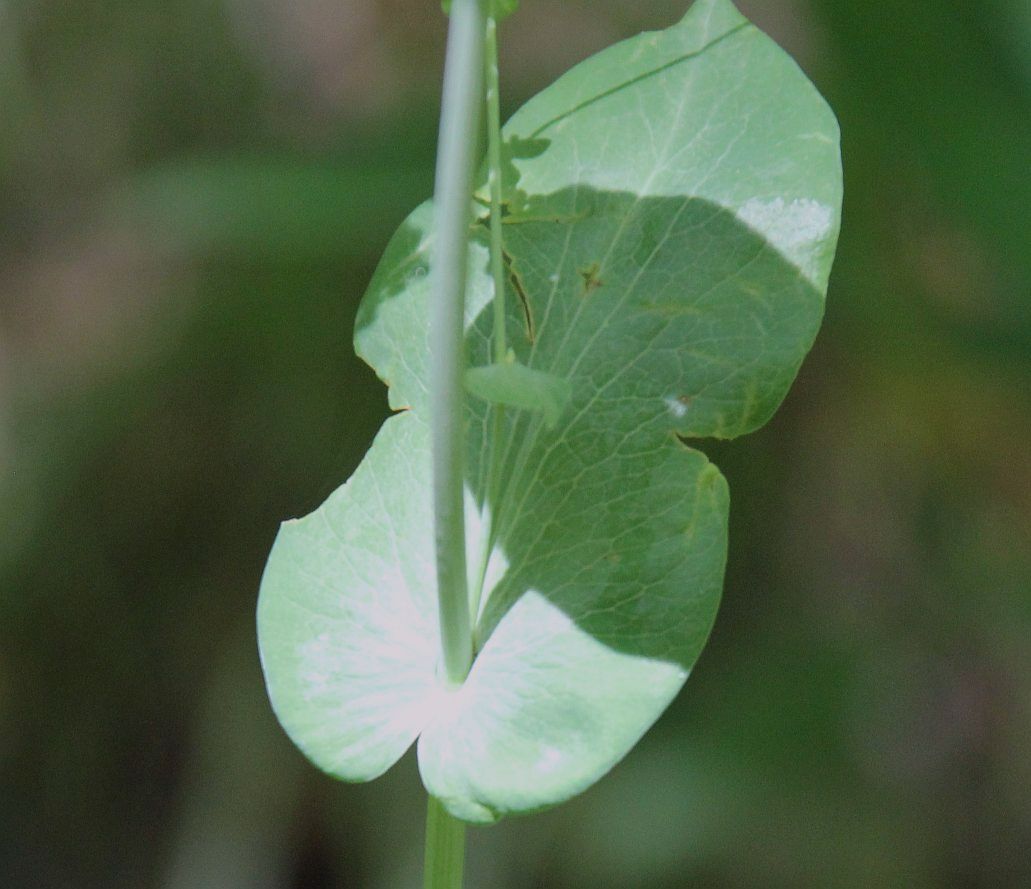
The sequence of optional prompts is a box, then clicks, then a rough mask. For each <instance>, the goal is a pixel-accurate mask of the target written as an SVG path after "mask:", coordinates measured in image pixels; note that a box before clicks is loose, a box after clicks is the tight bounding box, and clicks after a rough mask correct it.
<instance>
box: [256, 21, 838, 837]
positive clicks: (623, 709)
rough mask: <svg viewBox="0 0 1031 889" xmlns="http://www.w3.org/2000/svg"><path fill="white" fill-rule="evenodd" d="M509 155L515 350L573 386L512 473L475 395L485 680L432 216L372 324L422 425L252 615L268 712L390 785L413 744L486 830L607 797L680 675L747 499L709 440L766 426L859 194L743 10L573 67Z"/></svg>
mask: <svg viewBox="0 0 1031 889" xmlns="http://www.w3.org/2000/svg"><path fill="white" fill-rule="evenodd" d="M505 139H506V152H507V165H508V171H509V181H507V182H506V189H507V193H506V203H507V213H506V216H505V223H506V224H505V226H504V230H505V246H506V262H507V273H508V280H509V287H510V292H509V293H508V299H507V312H508V330H507V335H508V341H509V342H510V343H511V344H512V347H513V349H514V352H515V358H516V360H517V361H518V362H519V363H520V364H521V365H522V366H523V367H525V368H527V369H530V370H532V371H534V372H537V373H541V374H548V375H550V376H551V377H552V378H557V379H559V380H562V381H564V383H565V385H567V386H568V391H569V395H568V400H567V404H566V406H565V408H564V410H563V411H562V414H561V417H560V421H559V422H558V423H557V424H555V425H554V427H553V428H549V426H548V424H547V423H546V422H545V416H544V413H543V406H542V410H538V411H527V410H519V411H505V412H504V427H503V429H502V435H501V438H500V440H499V441H500V447H501V461H500V462H501V465H502V466H503V474H502V476H501V482H500V484H499V485H495V484H492V483H491V482H490V481H489V480H488V477H487V471H488V467H489V466H490V465H491V463H492V460H491V442H492V439H491V436H492V434H493V432H492V431H493V428H494V423H493V410H494V409H493V408H492V407H491V406H490V404H489V403H488V402H487V401H484V400H481V399H479V398H470V399H469V400H468V408H467V410H468V416H467V429H468V452H467V487H468V491H467V504H468V505H467V515H468V519H469V532H468V538H469V539H468V548H469V562H470V567H471V571H472V575H473V576H472V578H471V581H472V583H474V584H476V583H478V581H479V578H480V573H481V572H480V570H479V569H480V567H481V566H485V571H484V572H483V573H484V574H485V577H486V583H485V586H484V603H485V604H484V605H483V607H482V610H481V613H480V614H479V615H478V620H477V626H476V633H477V639H478V643H479V653H478V655H477V658H476V661H475V663H474V665H473V668H472V671H471V673H470V675H469V678H468V680H467V682H466V683H465V685H464V686H463V687H462V688H461V689H459V690H458V691H454V692H449V691H446V690H444V688H443V686H442V685H441V684H440V683H439V682H438V681H437V678H436V671H437V668H436V655H435V651H436V646H437V644H438V642H437V638H436V633H437V624H436V612H435V610H434V605H433V603H434V596H435V591H434V589H433V585H434V580H433V577H434V571H433V567H432V564H431V553H432V527H431V516H430V507H429V502H430V498H429V454H428V446H427V443H426V432H425V416H426V412H427V410H428V406H427V401H428V399H427V388H426V386H427V373H426V367H427V357H428V354H429V350H430V348H431V343H429V342H428V340H427V324H426V315H427V305H426V301H427V295H428V290H429V279H430V278H431V277H432V269H431V268H430V262H429V257H430V255H431V247H432V234H431V216H432V210H431V208H430V207H429V205H426V206H424V207H422V208H420V209H418V210H416V211H415V213H414V214H413V215H412V216H411V217H410V218H409V220H408V221H407V222H406V223H405V224H404V225H403V226H402V228H401V230H400V231H399V232H398V234H397V235H396V236H395V238H394V240H393V241H392V242H391V244H390V246H389V247H388V249H387V252H386V254H385V256H384V259H383V262H382V264H381V266H380V268H379V270H378V271H377V274H376V276H375V278H374V280H373V283H372V285H371V287H370V291H369V294H368V296H367V297H366V300H365V302H364V304H363V306H362V308H361V311H360V314H359V319H358V329H357V333H356V345H357V348H358V351H359V353H360V354H361V355H362V356H363V357H365V359H366V360H368V361H369V363H370V364H371V365H372V366H373V367H374V368H375V369H376V370H377V372H378V373H379V375H380V376H381V377H382V378H383V379H384V380H386V381H387V382H388V384H389V385H390V399H391V404H392V405H393V406H394V407H395V408H397V409H400V408H409V409H410V410H408V411H407V412H405V413H404V414H402V415H401V416H400V417H397V418H395V419H393V420H391V421H390V422H389V423H388V424H387V426H386V427H385V429H384V432H383V433H381V435H380V437H379V438H378V439H377V441H376V443H375V444H374V445H373V448H372V449H371V451H370V452H369V454H368V456H367V457H366V459H365V462H364V463H363V464H362V467H361V468H360V469H359V471H358V473H357V474H356V475H355V477H354V478H353V479H352V481H351V482H349V483H348V485H346V486H345V487H344V488H343V489H341V491H338V492H337V494H335V495H334V496H333V498H331V499H330V501H329V502H328V503H327V504H326V506H324V507H322V508H321V509H320V510H319V511H318V512H316V513H315V514H314V516H312V517H310V518H309V519H306V520H304V522H303V523H302V524H296V523H291V524H287V525H286V526H284V529H283V531H282V534H281V537H280V539H279V541H277V544H276V548H275V551H274V552H273V555H272V557H271V559H270V562H269V566H268V569H267V571H266V576H265V580H264V582H263V586H262V594H261V603H260V608H259V623H260V629H261V637H262V638H261V644H262V655H263V659H264V663H265V667H266V673H267V676H268V681H269V686H270V690H271V692H272V698H273V702H274V704H275V706H276V711H277V713H278V714H279V717H280V719H281V721H282V722H283V724H284V726H285V727H286V728H287V731H288V732H289V733H290V734H291V736H292V737H293V738H294V739H295V741H296V742H297V743H298V744H299V745H300V746H301V747H302V749H304V750H305V752H306V753H307V754H308V756H309V757H310V758H311V759H312V760H313V761H314V762H316V763H317V764H318V765H319V766H320V767H322V768H324V769H326V770H327V771H329V772H331V773H333V774H336V775H338V776H340V777H344V778H348V779H355V780H356V779H362V778H371V777H374V776H375V775H376V774H379V773H380V772H381V771H382V770H383V769H384V768H386V767H387V766H388V765H389V761H391V760H392V759H396V758H397V757H398V756H400V754H401V752H402V751H403V749H404V748H405V746H407V744H408V743H410V741H411V740H412V739H413V738H414V737H415V736H416V735H420V740H419V745H418V746H419V763H420V768H421V771H422V775H423V780H424V781H425V783H426V786H427V788H428V789H429V790H430V791H431V792H432V793H433V794H434V795H435V796H437V797H439V798H440V799H442V800H443V801H444V803H445V805H446V806H447V807H448V808H449V809H450V810H451V811H452V812H453V813H454V814H456V815H458V816H459V817H462V818H465V819H467V820H471V821H489V820H493V819H495V818H498V817H500V816H502V815H504V814H507V813H516V812H526V811H532V810H535V809H539V808H543V807H546V806H549V805H553V804H555V803H558V802H561V801H562V800H564V799H567V798H569V797H570V796H572V795H574V794H576V793H578V792H580V791H581V790H583V789H584V788H586V787H588V786H589V785H590V784H591V783H592V782H594V781H596V780H597V779H598V778H599V777H600V776H602V775H603V774H604V773H605V772H606V771H607V770H608V769H609V768H611V767H612V765H613V764H614V763H616V762H617V761H618V760H619V759H620V758H621V757H622V756H624V755H625V754H626V753H627V752H628V751H629V750H630V749H631V747H632V746H633V745H634V743H636V741H637V739H638V738H639V737H640V736H641V735H642V734H643V733H644V732H645V731H646V730H647V729H648V727H649V726H650V725H651V724H652V723H653V722H654V720H655V719H656V718H657V717H658V716H659V715H660V714H661V713H662V711H663V709H664V708H665V707H666V706H667V705H668V704H669V702H670V701H671V700H672V698H673V697H674V696H675V695H676V693H677V691H678V690H679V688H680V687H681V685H682V684H683V682H684V680H685V678H686V677H687V675H688V672H689V671H690V669H691V668H692V666H693V665H694V663H695V661H696V660H697V658H698V655H699V653H700V652H701V650H702V647H703V646H704V644H705V640H706V638H707V636H708V633H709V630H710V628H711V626H712V621H713V619H714V616H715V613H716V608H717V605H718V601H719V596H720V589H721V585H722V577H723V568H724V562H725V557H726V546H727V540H726V526H727V509H728V495H727V487H726V483H725V481H724V480H723V477H722V476H721V475H720V473H719V471H718V470H717V469H716V468H715V467H714V466H713V465H712V464H711V463H710V462H709V461H708V460H707V458H706V457H705V456H704V454H703V453H702V452H701V451H700V450H698V449H696V448H695V447H693V446H689V440H690V439H696V438H705V437H718V438H732V437H734V436H737V435H740V434H743V433H745V432H748V431H751V430H753V429H755V428H757V427H759V426H761V425H762V424H763V423H764V422H765V421H766V420H767V419H768V418H769V417H770V416H771V415H772V413H773V412H774V410H776V408H777V406H778V404H779V403H780V401H781V400H782V399H783V397H784V395H785V393H786V392H787V389H788V387H789V386H790V384H791V381H792V380H793V378H794V376H795V374H796V372H797V370H798V367H799V365H800V363H801V361H802V359H803V358H804V356H805V354H806V352H807V351H808V349H809V347H810V345H811V343H812V341H813V338H814V336H815V335H816V331H817V329H818V327H819V323H820V319H821V316H822V312H823V295H824V291H825V288H826V283H827V278H828V274H829V270H830V264H831V259H832V256H833V252H834V246H835V242H836V238H837V231H838V223H839V211H840V203H841V172H840V160H839V150H838V133H837V125H836V123H835V121H834V118H833V115H832V114H831V112H830V111H829V109H828V108H827V106H826V105H825V104H824V102H823V100H822V99H821V98H820V97H819V95H818V94H817V93H816V91H815V90H814V88H813V87H812V85H811V84H810V83H809V82H808V81H807V80H806V78H805V77H804V75H803V74H802V73H801V72H800V71H799V70H798V68H797V67H796V66H795V65H794V63H793V62H792V61H791V60H790V59H789V58H788V57H787V56H786V55H784V53H782V52H781V51H780V50H779V49H777V47H776V46H774V45H773V44H772V43H771V42H770V41H769V40H768V39H767V38H765V37H764V36H763V35H762V34H760V33H759V32H758V31H757V30H755V29H754V28H753V27H752V26H750V25H748V24H747V22H745V20H744V19H742V18H741V16H740V15H739V14H738V13H737V11H736V10H735V9H734V7H733V6H732V5H731V4H730V3H729V2H727V0H698V2H697V3H696V4H695V6H694V7H693V8H692V10H691V12H690V13H689V14H688V16H687V17H686V18H685V19H684V20H683V22H681V23H680V24H678V25H676V26H674V27H673V28H670V29H669V30H667V31H665V32H662V33H656V34H644V35H641V36H640V37H637V38H634V39H632V40H629V41H626V42H624V43H622V44H619V45H617V46H615V47H613V48H611V49H609V50H607V51H605V52H603V53H601V54H599V55H598V56H596V57H594V58H593V59H590V60H588V61H587V62H585V63H583V64H582V65H580V66H578V67H577V68H576V69H574V70H573V71H571V72H570V73H569V74H567V75H566V76H565V77H563V78H562V79H560V80H559V81H558V82H557V83H556V84H555V85H553V86H552V87H550V88H549V89H547V90H545V91H544V92H543V93H542V94H541V95H540V96H538V97H537V98H535V99H534V100H532V101H531V102H530V103H529V104H528V105H527V106H526V107H524V108H523V109H522V110H521V111H520V112H519V113H518V114H516V116H515V117H514V118H513V119H512V121H511V122H510V123H509V124H508V126H507V127H506V128H505ZM481 222H485V220H481ZM486 245H487V233H486V228H485V226H484V225H480V226H478V227H477V229H476V231H475V232H474V234H473V237H472V251H471V256H470V280H469V299H468V308H467V330H468V333H467V349H468V354H469V359H470V363H471V365H472V366H485V365H487V364H488V362H489V353H490V341H491V332H492V331H491V319H492V314H493V313H492V311H490V302H491V299H492V297H493V293H492V290H493V288H492V283H491V277H490V275H489V274H488V254H487V246H486ZM691 444H692V445H693V443H691ZM700 447H703V448H704V442H702V443H700ZM488 492H490V494H489V496H488ZM488 517H489V518H490V520H491V521H490V522H487V521H486V519H487V518H488ZM488 525H489V526H491V527H493V531H494V533H493V535H492V537H491V539H490V540H489V541H485V540H484V539H483V529H484V528H485V527H487V526H488ZM488 544H489V546H488Z"/></svg>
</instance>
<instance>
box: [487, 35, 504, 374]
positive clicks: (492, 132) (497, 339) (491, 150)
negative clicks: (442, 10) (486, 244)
mask: <svg viewBox="0 0 1031 889" xmlns="http://www.w3.org/2000/svg"><path fill="white" fill-rule="evenodd" d="M486 44H487V47H486V57H487V64H486V70H485V76H486V80H487V160H488V164H489V166H490V269H491V274H492V275H493V278H494V361H495V362H498V361H504V360H505V353H506V352H507V351H508V344H507V342H506V333H507V331H506V329H505V260H504V255H503V254H504V234H503V229H502V222H501V201H502V195H503V189H502V184H503V183H502V172H501V87H500V76H499V74H498V23H497V21H496V20H495V18H494V17H493V16H488V18H487V36H486Z"/></svg>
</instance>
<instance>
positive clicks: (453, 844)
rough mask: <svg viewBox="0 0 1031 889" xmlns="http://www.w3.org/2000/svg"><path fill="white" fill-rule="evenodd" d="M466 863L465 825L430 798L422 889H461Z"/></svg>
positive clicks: (438, 802) (427, 811)
mask: <svg viewBox="0 0 1031 889" xmlns="http://www.w3.org/2000/svg"><path fill="white" fill-rule="evenodd" d="M464 864H465V824H463V823H462V822H461V821H459V820H458V819H457V818H453V817H452V816H451V815H450V814H449V813H448V811H447V809H445V808H444V807H443V806H442V805H441V804H440V801H439V800H437V799H436V798H435V797H432V796H431V797H430V802H429V806H428V807H427V809H426V868H425V871H424V874H423V889H461V887H462V870H463V867H464Z"/></svg>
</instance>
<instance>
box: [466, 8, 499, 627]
mask: <svg viewBox="0 0 1031 889" xmlns="http://www.w3.org/2000/svg"><path fill="white" fill-rule="evenodd" d="M484 74H485V77H486V81H487V164H488V168H489V173H488V177H489V184H490V269H491V276H492V277H493V279H494V343H493V350H492V351H493V354H492V357H493V360H494V363H495V364H498V363H500V362H502V361H504V360H505V355H506V353H507V352H508V343H507V339H506V333H507V331H506V330H505V317H506V315H505V258H504V246H505V244H504V233H503V230H502V222H501V202H502V195H503V189H502V185H503V179H502V170H501V91H500V77H499V75H498V24H497V20H496V19H495V18H494V16H488V17H487V32H486V65H485V69H484ZM491 414H492V423H491V444H490V459H489V463H488V464H487V496H486V509H485V510H484V522H483V535H482V546H481V551H480V562H479V565H478V566H477V567H478V571H477V574H476V583H475V586H474V587H473V590H472V596H471V597H470V601H469V615H470V619H471V621H472V626H473V632H474V637H475V628H476V622H477V619H478V618H479V614H480V605H481V604H482V600H483V585H484V582H485V581H486V577H487V566H488V563H489V562H490V554H491V550H492V549H493V545H494V539H493V532H494V529H495V528H496V527H497V523H496V522H495V513H496V512H497V510H498V506H499V503H498V493H499V487H500V478H501V458H502V447H501V437H502V434H503V433H504V429H505V408H504V407H503V406H501V405H494V407H493V408H492V409H491ZM474 643H475V638H474Z"/></svg>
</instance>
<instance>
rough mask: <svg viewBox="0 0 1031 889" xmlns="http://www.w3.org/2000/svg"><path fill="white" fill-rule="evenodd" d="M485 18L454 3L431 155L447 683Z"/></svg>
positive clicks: (437, 488) (462, 634)
mask: <svg viewBox="0 0 1031 889" xmlns="http://www.w3.org/2000/svg"><path fill="white" fill-rule="evenodd" d="M484 36H485V19H484V12H483V7H482V5H481V0H454V2H453V3H452V6H451V24H450V27H449V30H448V44H447V60H446V62H445V65H444V96H443V102H442V107H441V117H440V142H439V145H438V150H437V183H436V190H435V195H434V200H435V206H436V219H435V230H436V251H435V256H434V274H435V284H434V288H433V293H432V300H433V305H432V307H431V314H430V334H431V342H432V344H433V349H432V356H431V365H430V392H431V418H430V419H431V424H432V440H433V508H434V520H435V527H434V533H435V537H436V553H437V590H438V593H437V595H438V598H439V606H440V637H441V647H442V649H443V656H444V666H445V670H446V672H447V678H448V680H449V681H450V682H451V683H453V684H455V685H458V684H461V683H462V682H463V681H464V680H465V677H466V675H467V674H468V672H469V667H470V665H471V663H472V655H473V649H472V632H471V625H470V620H469V592H468V580H467V575H466V561H465V559H466V556H465V515H464V495H463V483H464V467H463V463H464V460H463V457H464V449H465V436H464V423H465V391H464V385H465V384H464V376H465V369H466V358H465V343H464V340H465V284H466V267H467V263H468V253H469V226H470V223H471V221H472V190H473V170H474V163H475V160H476V150H477V147H478V144H479V121H480V104H481V102H482V101H483V56H484V48H483V45H484Z"/></svg>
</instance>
